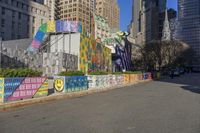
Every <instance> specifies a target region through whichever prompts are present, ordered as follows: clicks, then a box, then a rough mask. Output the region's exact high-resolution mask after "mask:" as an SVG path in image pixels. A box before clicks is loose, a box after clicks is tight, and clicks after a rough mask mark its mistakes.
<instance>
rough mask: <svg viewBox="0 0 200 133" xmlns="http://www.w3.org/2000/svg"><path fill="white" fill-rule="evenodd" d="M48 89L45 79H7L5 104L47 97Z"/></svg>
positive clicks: (5, 81) (5, 82)
mask: <svg viewBox="0 0 200 133" xmlns="http://www.w3.org/2000/svg"><path fill="white" fill-rule="evenodd" d="M48 87H49V86H48V82H47V78H45V77H36V78H29V77H26V78H5V79H4V102H7V101H16V100H21V99H26V98H32V97H39V96H47V94H48Z"/></svg>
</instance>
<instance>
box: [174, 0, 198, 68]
mask: <svg viewBox="0 0 200 133" xmlns="http://www.w3.org/2000/svg"><path fill="white" fill-rule="evenodd" d="M178 14H179V15H178V21H179V30H178V39H180V40H181V41H183V42H185V43H187V44H188V45H190V46H191V47H192V48H193V50H194V60H193V63H192V65H193V66H194V67H195V68H198V69H199V70H200V0H178Z"/></svg>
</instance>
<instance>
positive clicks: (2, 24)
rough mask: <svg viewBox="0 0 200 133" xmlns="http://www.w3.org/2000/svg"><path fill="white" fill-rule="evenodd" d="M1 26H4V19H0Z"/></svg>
mask: <svg viewBox="0 0 200 133" xmlns="http://www.w3.org/2000/svg"><path fill="white" fill-rule="evenodd" d="M1 27H2V28H4V27H5V19H1Z"/></svg>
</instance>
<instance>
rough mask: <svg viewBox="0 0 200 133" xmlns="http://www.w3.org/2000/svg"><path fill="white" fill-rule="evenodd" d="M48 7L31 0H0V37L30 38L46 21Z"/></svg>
mask: <svg viewBox="0 0 200 133" xmlns="http://www.w3.org/2000/svg"><path fill="white" fill-rule="evenodd" d="M48 16H49V11H48V8H47V7H46V6H44V5H42V4H40V3H38V2H34V1H32V0H28V1H24V0H6V1H3V0H0V37H2V40H13V39H22V38H32V37H33V36H34V34H35V33H36V31H37V29H38V28H39V27H40V25H41V24H42V23H45V22H47V21H48V19H49V18H48Z"/></svg>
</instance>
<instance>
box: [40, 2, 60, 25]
mask: <svg viewBox="0 0 200 133" xmlns="http://www.w3.org/2000/svg"><path fill="white" fill-rule="evenodd" d="M58 3H59V0H44V5H46V6H47V7H48V8H49V19H50V20H52V21H53V20H57V19H58Z"/></svg>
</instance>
